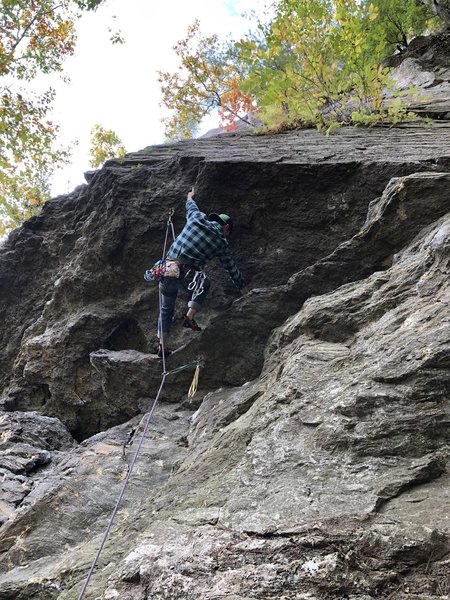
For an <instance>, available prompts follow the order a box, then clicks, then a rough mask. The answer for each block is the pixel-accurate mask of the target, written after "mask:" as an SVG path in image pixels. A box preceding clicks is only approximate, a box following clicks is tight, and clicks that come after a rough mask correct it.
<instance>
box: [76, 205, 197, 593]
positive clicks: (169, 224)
mask: <svg viewBox="0 0 450 600" xmlns="http://www.w3.org/2000/svg"><path fill="white" fill-rule="evenodd" d="M173 214H174V209H173V208H171V209H170V211H169V217H168V219H167V227H166V235H165V239H164V249H163V259H164V258H165V256H166V248H167V238H168V233H169V228H171V229H172V235H173V238H174V239H175V231H174V228H173V223H172V217H173ZM159 319H161V290H159ZM160 339H161V348H162V363H163V365H162V366H163V370H162V378H161V383H160V386H159V389H158V392H157V394H156V396H155V399H154V400H153V404H152V406H151V408H150V412H149V413H148V415H147V417H146V419H145V424H144V428H143V430H142V434H141V437H140V438H139V442H138V445H137V447H136V450H135V452H134V455H133V458H132V460H131V463H130V465H129V467H128V471H127V476H126V477H125V479H124V481H123V484H122V487H121V488H120V492H119V495H118V496H117V499H116V503H115V505H114V508H113V511H112V513H111V517H110V519H109V522H108V526H107V527H106V530H105V533H104V534H103V537H102V540H101V542H100V546H99V548H98V550H97V554H96V555H95V557H94V560H93V561H92V565H91V568H90V569H89V573H88V575H87V577H86V581H85V582H84V585H83V589H82V590H81V592H80V595H79V596H78V600H83V598H84V595H85V593H86V590H87V587H88V585H89V583H90V581H91V578H92V575H93V573H94V569H95V567H96V566H97V562H98V560H99V558H100V555H101V553H102V551H103V548H104V546H105V544H106V541H107V539H108V536H109V534H110V532H111V529H112V526H113V523H114V519H115V517H116V514H117V511H118V510H119V507H120V504H121V502H122V498H123V496H124V494H125V490H126V488H127V485H128V482H129V481H130V478H131V474H132V472H133V469H134V466H135V464H136V461H137V459H138V456H139V453H140V451H141V448H142V444H143V443H144V439H145V436H146V434H147V431H148V428H149V426H150V423H151V421H152V418H153V415H154V413H155V411H156V406H157V404H158V400H159V397H160V395H161V392H162V390H163V387H164V384H165V381H166V378H167V376H168V375H173V374H175V373H179V372H181V371H185V370H186V369H190V368H192V367H194V366H195V373H194V378H193V380H192V383H191V387H190V388H189V392H188V397H189V398H192V397H193V396H194V395H195V392H196V391H197V387H198V379H199V373H200V368H201V367H204V366H205V361H204V360H202V359H198V360H194V361H191V362H190V363H187V364H185V365H182V366H181V367H176V368H175V369H172V370H170V371H167V370H166V357H165V352H164V336H163V332H162V330H161V338H160Z"/></svg>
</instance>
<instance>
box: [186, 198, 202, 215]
mask: <svg viewBox="0 0 450 600" xmlns="http://www.w3.org/2000/svg"><path fill="white" fill-rule="evenodd" d="M196 212H200V209H199V208H198V206H197V203H196V202H195V200H192V199H189V200H186V219H192V217H193V216H194V213H196Z"/></svg>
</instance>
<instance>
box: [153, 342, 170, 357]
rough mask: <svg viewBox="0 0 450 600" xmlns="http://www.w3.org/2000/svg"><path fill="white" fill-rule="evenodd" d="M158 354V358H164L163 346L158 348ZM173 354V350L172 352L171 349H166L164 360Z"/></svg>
mask: <svg viewBox="0 0 450 600" xmlns="http://www.w3.org/2000/svg"><path fill="white" fill-rule="evenodd" d="M156 354H157V355H158V358H162V357H163V347H162V346H161V344H160V345H159V346H158V350H157V352H156ZM171 354H172V350H170V349H169V348H164V358H167V357H168V356H170V355H171Z"/></svg>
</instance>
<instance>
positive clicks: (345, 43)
mask: <svg viewBox="0 0 450 600" xmlns="http://www.w3.org/2000/svg"><path fill="white" fill-rule="evenodd" d="M435 23H436V19H435V17H434V16H433V12H432V11H431V8H430V5H429V4H427V2H425V3H424V2H421V1H420V0H276V2H275V5H274V15H273V16H272V18H270V19H266V20H265V21H262V20H261V19H257V20H256V23H255V26H254V29H253V31H252V32H250V33H249V34H248V35H246V36H245V37H244V38H243V39H241V40H239V41H237V42H233V43H232V44H230V46H228V49H227V50H226V51H225V50H224V49H223V47H222V46H221V45H220V44H219V41H218V39H217V37H216V36H212V37H210V38H201V39H200V43H198V44H197V46H196V47H195V48H193V47H192V46H191V42H193V41H194V39H195V38H196V37H197V34H198V22H196V24H195V25H194V26H193V27H192V28H191V29H190V32H189V35H188V38H187V39H186V40H184V41H183V42H180V44H179V46H178V47H177V48H176V51H177V54H178V55H179V56H180V58H181V67H180V69H179V71H178V72H176V73H174V74H160V83H161V84H162V91H163V98H164V100H163V101H164V104H165V105H166V106H167V107H168V108H170V109H171V110H172V111H173V115H172V117H171V119H170V121H169V135H170V137H184V136H188V135H190V134H192V129H193V126H194V125H197V124H198V123H199V122H200V121H201V119H202V118H203V117H204V116H205V115H206V114H209V113H211V112H212V110H213V109H214V108H216V107H217V106H223V105H224V102H223V94H224V90H225V89H227V85H228V83H229V82H230V81H233V78H235V79H234V88H235V89H236V90H238V92H237V97H238V98H241V99H242V98H244V97H245V98H246V99H247V100H248V101H249V102H248V104H247V105H246V108H247V111H249V110H250V111H251V112H257V116H258V119H259V120H260V121H262V122H263V123H264V124H265V125H266V126H267V127H270V128H280V127H289V126H290V124H302V123H303V124H314V125H316V126H317V127H318V128H319V129H320V130H322V131H326V132H328V133H331V132H333V131H334V130H335V129H336V127H338V126H339V124H345V123H347V124H351V123H354V124H362V123H366V124H369V125H371V124H373V123H376V122H380V121H383V120H387V121H388V122H391V123H396V122H398V121H399V120H402V119H410V118H412V115H411V113H410V112H408V111H407V110H406V108H405V105H404V101H403V99H402V97H401V95H400V94H395V93H393V92H392V91H391V92H390V98H391V99H390V100H388V99H387V95H386V90H387V89H388V88H389V86H390V77H389V69H387V68H384V67H382V66H381V65H382V61H383V60H384V59H385V58H386V57H387V56H388V55H389V54H390V53H392V52H393V51H395V50H396V49H397V50H399V49H402V48H404V47H406V46H407V45H408V43H409V41H410V39H411V38H412V37H413V36H415V35H418V34H420V33H423V32H425V31H427V30H428V29H429V28H430V27H433V26H434V25H435ZM197 41H198V40H197ZM228 87H230V86H228ZM236 112H239V111H238V110H237V111H236ZM334 123H337V124H338V125H334Z"/></svg>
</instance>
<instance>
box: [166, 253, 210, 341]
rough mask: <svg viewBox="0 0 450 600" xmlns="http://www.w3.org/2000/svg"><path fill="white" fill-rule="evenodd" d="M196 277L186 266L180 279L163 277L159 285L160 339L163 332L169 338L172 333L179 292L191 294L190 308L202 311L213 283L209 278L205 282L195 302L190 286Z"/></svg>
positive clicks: (182, 268)
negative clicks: (171, 328)
mask: <svg viewBox="0 0 450 600" xmlns="http://www.w3.org/2000/svg"><path fill="white" fill-rule="evenodd" d="M194 275H195V271H193V270H192V269H189V267H187V266H186V265H181V274H180V278H179V279H177V278H175V277H163V279H162V281H161V282H160V284H159V291H160V303H161V306H160V315H159V318H158V337H159V338H161V330H162V333H163V335H164V337H168V336H169V333H170V327H171V325H172V321H173V315H174V313H175V304H176V301H177V296H178V291H179V290H180V289H182V290H185V291H186V292H187V293H188V294H189V301H188V308H194V309H195V310H200V308H201V307H202V305H203V302H204V300H205V298H206V296H207V295H208V292H209V288H210V287H211V282H210V280H209V279H208V277H205V279H204V280H203V286H202V287H203V290H202V292H201V293H200V294H199V295H198V296H196V298H195V300H194V301H193V300H192V299H191V298H192V291H190V290H189V289H188V286H189V284H190V283H191V282H192V280H193V278H194Z"/></svg>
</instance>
